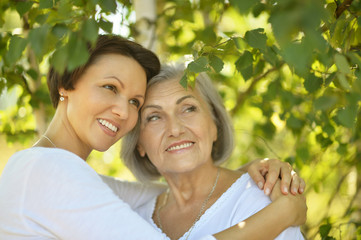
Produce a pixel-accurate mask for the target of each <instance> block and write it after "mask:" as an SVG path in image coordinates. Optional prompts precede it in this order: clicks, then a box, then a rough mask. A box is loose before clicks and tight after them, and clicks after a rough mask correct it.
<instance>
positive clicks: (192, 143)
mask: <svg viewBox="0 0 361 240" xmlns="http://www.w3.org/2000/svg"><path fill="white" fill-rule="evenodd" d="M187 144H189V146H186V147H184V148H180V149H172V150H168V149H171V148H174V147H177V146H181V145H187ZM194 144H195V142H192V141H179V142H175V143H172V144H171V145H169V146H168V147H167V148H166V149H165V151H166V152H180V151H184V150H188V149H190V148H191V147H193V145H194Z"/></svg>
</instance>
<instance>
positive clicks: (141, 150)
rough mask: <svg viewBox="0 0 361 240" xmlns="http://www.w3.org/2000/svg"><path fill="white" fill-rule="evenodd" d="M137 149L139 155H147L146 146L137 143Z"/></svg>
mask: <svg viewBox="0 0 361 240" xmlns="http://www.w3.org/2000/svg"><path fill="white" fill-rule="evenodd" d="M137 150H138V152H139V155H140V156H141V157H145V154H146V152H145V151H144V148H143V147H142V145H140V144H137Z"/></svg>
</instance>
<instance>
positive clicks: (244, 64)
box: [235, 51, 253, 80]
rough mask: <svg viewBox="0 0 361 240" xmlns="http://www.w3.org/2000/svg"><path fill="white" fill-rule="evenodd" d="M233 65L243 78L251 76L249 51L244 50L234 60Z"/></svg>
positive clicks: (251, 57) (251, 59)
mask: <svg viewBox="0 0 361 240" xmlns="http://www.w3.org/2000/svg"><path fill="white" fill-rule="evenodd" d="M235 65H236V69H237V70H238V71H239V72H240V73H241V74H242V76H243V78H244V79H245V80H248V79H250V78H251V77H252V76H253V55H252V53H250V52H249V51H244V53H243V54H242V55H241V56H240V57H239V58H238V59H237V61H236V62H235Z"/></svg>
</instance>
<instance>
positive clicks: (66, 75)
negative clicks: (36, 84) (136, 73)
mask: <svg viewBox="0 0 361 240" xmlns="http://www.w3.org/2000/svg"><path fill="white" fill-rule="evenodd" d="M88 51H89V59H88V61H87V62H86V63H85V64H84V65H82V66H79V67H77V68H75V69H74V70H73V71H68V70H65V71H64V72H63V73H58V72H57V71H56V70H55V69H54V67H51V68H50V70H49V74H48V79H47V83H48V88H49V92H50V98H51V102H52V104H53V106H54V107H55V108H56V107H57V106H58V103H59V97H60V95H59V88H61V87H63V88H64V89H65V90H73V89H74V85H75V84H76V82H77V81H78V79H79V78H80V77H81V75H82V74H83V73H84V72H85V71H86V70H87V69H88V67H89V66H90V65H92V64H94V62H95V61H96V60H97V59H98V58H99V57H100V56H102V55H105V54H120V55H123V56H127V57H130V58H133V59H134V60H136V61H137V62H138V63H139V64H140V65H141V66H142V68H143V69H144V71H145V73H146V76H147V81H149V80H150V79H151V78H152V77H154V76H155V75H157V74H158V73H159V71H160V62H159V59H158V57H157V56H156V55H155V54H154V53H153V52H152V51H150V50H148V49H146V48H144V47H143V46H141V45H140V44H138V43H135V42H133V41H130V40H128V39H125V38H123V37H120V36H117V35H112V34H109V35H99V36H98V39H97V42H96V44H95V46H91V44H88Z"/></svg>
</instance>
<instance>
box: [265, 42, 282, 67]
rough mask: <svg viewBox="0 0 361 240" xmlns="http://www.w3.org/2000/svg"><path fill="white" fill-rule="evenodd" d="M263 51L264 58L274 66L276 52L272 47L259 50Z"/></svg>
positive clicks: (276, 61)
mask: <svg viewBox="0 0 361 240" xmlns="http://www.w3.org/2000/svg"><path fill="white" fill-rule="evenodd" d="M261 52H262V53H263V57H264V59H265V60H266V61H267V62H269V63H270V64H271V65H272V66H276V65H277V63H278V62H279V61H278V56H277V53H276V52H275V51H274V49H273V48H272V47H268V46H267V47H266V49H265V50H263V51H261Z"/></svg>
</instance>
